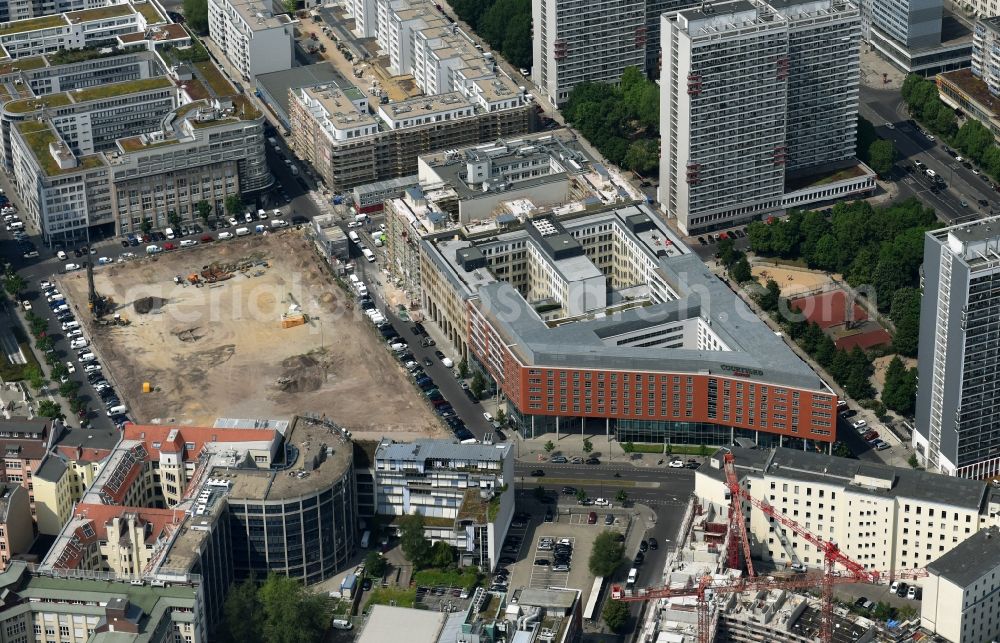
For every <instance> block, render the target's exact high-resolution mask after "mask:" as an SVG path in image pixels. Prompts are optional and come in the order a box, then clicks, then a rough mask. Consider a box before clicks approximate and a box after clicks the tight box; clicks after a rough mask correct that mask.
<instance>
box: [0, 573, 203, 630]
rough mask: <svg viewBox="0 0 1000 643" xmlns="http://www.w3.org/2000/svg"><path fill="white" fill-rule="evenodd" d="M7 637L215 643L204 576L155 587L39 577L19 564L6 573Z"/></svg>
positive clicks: (3, 622) (1, 587)
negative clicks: (208, 625)
mask: <svg viewBox="0 0 1000 643" xmlns="http://www.w3.org/2000/svg"><path fill="white" fill-rule="evenodd" d="M0 592H2V594H3V596H4V598H3V600H2V601H0V631H2V632H4V633H5V637H4V640H5V641H10V642H11V643H14V642H21V643H27V642H28V641H40V642H41V641H44V642H50V641H51V642H54V641H102V640H103V641H120V642H121V643H162V642H164V641H183V642H184V643H204V642H206V641H208V640H209V638H208V631H207V628H206V622H205V612H204V608H203V600H202V590H201V579H200V578H198V577H197V575H175V576H170V577H166V576H163V577H159V578H157V577H153V576H150V577H148V582H145V581H144V582H142V583H138V582H133V581H132V580H131V579H128V578H124V579H116V578H114V577H110V578H108V577H106V576H105V577H101V576H98V575H96V574H94V575H84V574H78V575H63V574H55V573H53V572H46V573H38V572H37V571H35V570H33V569H31V568H29V566H28V565H27V564H26V563H24V562H21V561H14V562H12V563H11V564H10V566H9V567H8V568H7V570H6V571H5V572H3V573H2V574H0Z"/></svg>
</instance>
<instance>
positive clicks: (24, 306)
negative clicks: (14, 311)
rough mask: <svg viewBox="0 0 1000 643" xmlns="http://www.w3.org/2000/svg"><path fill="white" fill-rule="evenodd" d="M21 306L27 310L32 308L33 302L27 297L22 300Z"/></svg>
mask: <svg viewBox="0 0 1000 643" xmlns="http://www.w3.org/2000/svg"><path fill="white" fill-rule="evenodd" d="M21 308H23V309H25V310H31V302H30V301H28V300H27V299H25V300H24V301H22V302H21Z"/></svg>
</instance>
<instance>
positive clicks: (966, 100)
mask: <svg viewBox="0 0 1000 643" xmlns="http://www.w3.org/2000/svg"><path fill="white" fill-rule="evenodd" d="M990 15H995V14H990ZM934 80H935V82H937V86H938V95H939V97H940V98H941V101H942V102H944V103H945V104H946V105H948V106H949V107H952V108H954V109H958V110H961V111H962V112H964V113H965V115H966V117H968V118H974V119H976V120H977V121H979V122H980V123H981V124H982V125H983V127H986V128H987V129H989V130H990V131H991V132H992V133H993V137H994V138H996V139H997V140H1000V113H998V111H1000V106H998V104H997V98H998V97H1000V18H996V17H993V18H980V19H979V20H977V21H976V26H975V31H974V34H973V38H972V65H971V67H970V68H968V69H957V70H955V71H948V72H942V73H940V74H938V75H937V76H935V79H934Z"/></svg>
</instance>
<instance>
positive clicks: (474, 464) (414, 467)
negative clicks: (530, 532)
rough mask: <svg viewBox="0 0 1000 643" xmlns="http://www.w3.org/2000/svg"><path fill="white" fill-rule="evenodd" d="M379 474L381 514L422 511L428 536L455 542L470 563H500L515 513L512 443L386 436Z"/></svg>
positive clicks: (377, 452)
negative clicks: (394, 439)
mask: <svg viewBox="0 0 1000 643" xmlns="http://www.w3.org/2000/svg"><path fill="white" fill-rule="evenodd" d="M374 474H375V514H376V516H380V517H382V518H384V519H388V520H390V521H395V520H397V517H399V516H407V515H412V514H420V515H421V516H423V517H424V532H425V533H426V535H427V538H429V539H430V540H432V541H435V542H436V541H442V542H446V543H448V544H449V545H452V546H453V547H455V548H456V549H457V550H458V552H459V556H460V557H461V558H462V559H463V561H464V563H465V564H472V565H478V566H480V567H482V568H483V569H484V570H490V569H493V568H494V567H496V564H497V560H498V559H499V558H500V555H501V554H500V547H501V546H502V545H503V541H504V537H505V536H506V534H507V528H508V527H509V526H510V521H511V518H512V516H513V514H514V493H515V489H514V486H515V485H514V450H513V447H512V446H511V445H509V444H503V445H496V446H494V445H489V444H455V443H454V442H453V441H448V440H414V441H412V442H404V443H395V442H392V441H390V440H387V439H385V438H383V439H382V440H381V441H380V442H379V444H378V447H377V448H376V450H375V464H374Z"/></svg>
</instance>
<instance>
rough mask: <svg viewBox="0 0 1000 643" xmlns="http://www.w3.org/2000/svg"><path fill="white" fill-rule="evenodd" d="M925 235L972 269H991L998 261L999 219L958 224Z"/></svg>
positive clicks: (999, 247)
mask: <svg viewBox="0 0 1000 643" xmlns="http://www.w3.org/2000/svg"><path fill="white" fill-rule="evenodd" d="M926 234H927V236H928V237H929V238H931V239H933V240H935V241H936V242H937V243H939V244H941V245H942V246H945V247H947V248H948V250H949V251H950V252H951V253H952V254H954V255H955V256H957V257H959V258H961V259H962V260H963V261H964V262H965V263H967V264H968V265H969V266H970V268H972V269H976V268H989V269H992V268H993V267H995V266H996V265H997V262H998V261H1000V217H990V218H988V219H980V220H977V221H970V222H967V223H960V224H958V225H953V226H950V227H947V228H939V229H937V230H931V231H929V232H927V233H926Z"/></svg>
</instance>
